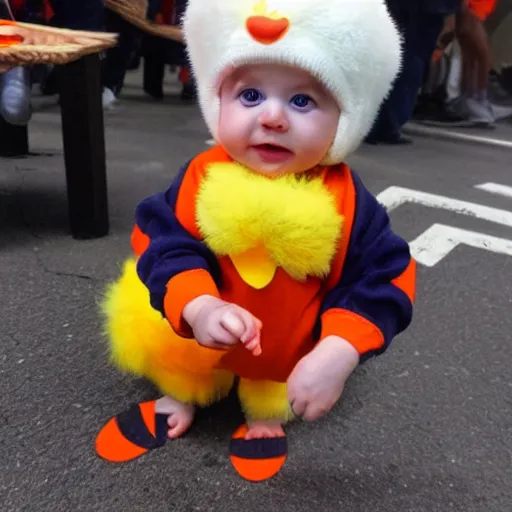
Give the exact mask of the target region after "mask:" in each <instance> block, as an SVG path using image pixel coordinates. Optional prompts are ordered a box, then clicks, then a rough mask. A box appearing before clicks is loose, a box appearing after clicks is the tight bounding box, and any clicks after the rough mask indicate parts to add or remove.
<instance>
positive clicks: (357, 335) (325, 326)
mask: <svg viewBox="0 0 512 512" xmlns="http://www.w3.org/2000/svg"><path fill="white" fill-rule="evenodd" d="M327 336H339V337H340V338H343V339H345V340H347V341H348V342H349V343H351V344H352V345H353V346H354V347H355V349H356V350H357V351H358V352H359V354H361V355H362V354H365V353H367V352H370V351H372V350H378V349H379V348H382V347H383V346H384V336H383V334H382V332H381V331H380V329H379V328H378V327H377V326H375V325H374V324H372V323H371V322H370V321H369V320H366V318H363V317H362V316H359V315H357V314H356V313H353V312H352V311H348V310H346V309H338V308H333V309H329V310H328V311H326V312H325V313H324V314H323V315H322V333H321V335H320V339H321V340H322V339H324V338H326V337H327Z"/></svg>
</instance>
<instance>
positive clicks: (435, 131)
mask: <svg viewBox="0 0 512 512" xmlns="http://www.w3.org/2000/svg"><path fill="white" fill-rule="evenodd" d="M403 131H404V133H407V134H409V135H422V136H424V137H432V138H435V139H443V140H454V141H459V142H470V143H473V144H475V143H476V144H483V145H485V146H494V147H500V148H505V149H512V141H510V140H504V139H496V138H492V137H482V136H481V135H471V134H468V133H462V132H458V131H455V130H453V129H445V128H440V127H432V126H425V125H420V124H417V123H410V124H407V125H406V126H404V128H403Z"/></svg>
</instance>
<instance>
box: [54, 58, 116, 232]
mask: <svg viewBox="0 0 512 512" xmlns="http://www.w3.org/2000/svg"><path fill="white" fill-rule="evenodd" d="M58 78H59V90H60V106H61V116H62V135H63V141H64V160H65V165H66V181H67V190H68V208H69V219H70V224H71V232H72V234H73V237H74V238H80V239H84V238H98V237H101V236H105V235H106V234H108V231H109V218H108V197H107V173H106V155H105V132H104V125H103V107H102V102H101V96H102V82H101V62H100V58H99V55H88V56H86V57H83V58H81V59H80V60H78V61H75V62H72V63H70V64H66V65H64V66H59V68H58Z"/></svg>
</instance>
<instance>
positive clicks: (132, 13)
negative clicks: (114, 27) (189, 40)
mask: <svg viewBox="0 0 512 512" xmlns="http://www.w3.org/2000/svg"><path fill="white" fill-rule="evenodd" d="M105 7H107V8H108V9H110V10H111V11H114V12H115V13H117V14H119V16H121V17H122V18H124V19H125V20H126V21H128V22H130V23H131V24H132V25H135V26H136V27H138V28H140V29H141V30H143V31H144V32H147V33H148V34H151V35H153V36H158V37H163V38H165V39H172V40H173V41H179V42H183V35H182V31H181V29H180V28H179V27H175V26H171V25H161V24H159V23H153V22H151V21H149V20H148V19H147V18H146V13H147V10H148V2H147V0H105Z"/></svg>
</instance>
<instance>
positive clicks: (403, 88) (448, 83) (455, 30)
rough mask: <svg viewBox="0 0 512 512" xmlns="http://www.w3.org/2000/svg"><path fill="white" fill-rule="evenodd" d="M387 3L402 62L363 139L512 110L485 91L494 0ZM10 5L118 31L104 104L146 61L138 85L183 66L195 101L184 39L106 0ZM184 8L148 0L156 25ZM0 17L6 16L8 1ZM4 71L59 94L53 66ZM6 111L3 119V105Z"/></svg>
mask: <svg viewBox="0 0 512 512" xmlns="http://www.w3.org/2000/svg"><path fill="white" fill-rule="evenodd" d="M0 1H2V0H0ZM386 1H387V4H388V8H389V11H390V13H391V15H392V17H393V18H394V20H395V21H396V23H397V25H398V27H399V29H400V31H401V33H402V35H403V41H404V57H403V66H402V71H401V73H400V75H399V77H398V79H397V80H396V82H395V85H394V88H393V90H392V91H391V94H390V95H389V97H388V98H387V100H386V101H385V103H384V104H383V105H382V108H381V111H380V114H379V116H378V119H377V120H376V122H375V125H374V127H373V129H372V131H371V132H370V134H369V135H368V137H367V138H366V142H367V143H370V144H380V143H384V144H404V143H408V142H410V140H409V139H408V138H406V137H404V135H403V134H402V128H403V126H404V125H405V124H406V123H407V122H408V121H409V120H411V119H412V118H413V117H416V118H418V119H421V120H425V119H434V120H436V119H437V120H442V121H443V122H467V123H471V124H475V125H479V126H480V125H481V126H490V125H492V124H493V123H494V122H495V120H496V118H497V117H500V116H501V117H503V116H504V115H505V114H507V113H512V111H510V112H508V111H506V112H505V114H504V113H503V110H500V107H499V106H497V105H493V104H492V103H491V100H490V98H489V93H488V91H489V87H490V83H489V78H490V77H491V78H492V77H493V76H494V77H496V73H495V71H494V70H493V69H492V58H491V49H490V43H489V39H488V36H487V33H486V28H485V25H484V22H485V20H486V18H487V17H488V16H489V15H490V14H491V13H492V11H493V10H494V9H495V7H496V4H497V1H498V0H386ZM10 7H11V9H12V13H13V14H14V16H15V18H16V19H18V20H21V21H27V22H32V23H45V24H51V25H54V26H58V27H63V28H72V29H80V30H93V31H96V30H105V31H109V32H117V33H119V34H120V37H119V44H118V46H116V47H115V48H112V49H111V50H108V51H107V52H106V54H105V56H104V59H103V73H102V80H103V106H104V107H105V108H110V107H112V106H113V105H114V104H115V103H116V102H117V100H118V98H119V97H120V95H121V92H122V89H123V84H124V80H125V75H126V73H127V71H129V70H132V69H135V68H137V67H139V65H142V66H143V84H142V85H143V89H144V91H145V92H146V93H147V94H149V95H150V96H151V97H152V98H154V99H155V100H158V99H161V98H163V95H164V90H163V83H164V78H165V74H166V72H168V71H167V70H168V69H169V67H170V68H171V69H173V70H174V69H178V70H179V71H180V73H179V78H180V81H181V83H182V92H181V97H182V99H183V100H186V101H190V100H194V99H195V87H194V83H193V77H192V76H191V74H190V72H189V70H188V67H187V62H186V53H185V48H184V46H183V44H182V43H179V42H175V41H170V40H165V39H162V38H159V37H156V36H151V35H148V34H145V33H143V32H141V31H140V30H139V29H137V28H135V27H134V26H132V25H131V24H130V23H128V22H127V21H125V20H124V19H123V18H121V17H120V16H119V15H118V14H116V13H114V12H113V11H111V10H109V9H106V8H105V7H104V5H103V0H80V1H76V0H11V2H10ZM185 7H186V0H149V1H148V10H147V17H148V19H150V20H153V21H155V22H158V23H168V24H174V25H178V24H179V20H180V17H181V15H182V13H183V12H184V10H185ZM320 8H321V7H320ZM0 15H1V16H3V17H8V16H10V14H9V12H8V10H7V9H5V6H4V12H3V13H0ZM447 50H449V51H447ZM442 66H444V67H443V68H442V70H443V72H442V73H441V74H440V68H441V67H442ZM493 73H494V75H493ZM4 75H5V76H2V95H3V97H8V98H9V93H10V91H11V92H12V91H14V90H15V89H16V87H18V89H20V87H21V85H20V84H24V86H25V90H28V89H29V88H30V87H31V86H32V83H33V82H38V83H39V84H40V89H41V92H42V93H43V94H57V93H58V84H57V81H56V79H55V72H54V70H52V69H51V67H43V68H41V67H39V68H38V69H34V70H32V72H31V73H30V76H27V74H26V71H25V70H20V69H14V70H11V71H10V72H9V73H6V74H4ZM10 84H11V85H12V86H13V87H11V89H9V85H10ZM496 84H497V85H498V86H499V87H501V89H502V90H504V91H505V96H506V94H507V92H508V93H509V94H511V95H512V85H511V83H510V82H507V81H506V80H502V79H501V77H500V79H499V80H494V81H493V83H492V85H494V86H496ZM507 87H509V90H508V91H507ZM27 96H28V100H27ZM502 96H503V94H502ZM13 98H14V100H16V98H18V100H19V101H18V103H19V105H17V104H16V101H14V103H13V105H14V107H15V108H14V111H16V108H17V109H18V110H17V117H16V115H14V116H12V119H13V122H18V124H19V123H20V122H23V121H24V120H25V121H27V120H28V117H29V109H28V108H27V103H29V101H30V94H29V93H28V92H27V93H25V94H24V95H22V96H20V95H19V94H18V96H16V95H15V94H14V95H13V94H11V103H12V100H13ZM22 100H23V101H24V103H23V101H22ZM2 102H3V103H5V101H4V100H2ZM22 103H23V104H22ZM22 107H24V108H22ZM497 109H498V111H499V114H500V115H499V116H498V115H497ZM3 113H4V117H6V115H5V109H4V111H3ZM15 114H16V112H15ZM7 117H8V116H7Z"/></svg>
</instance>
